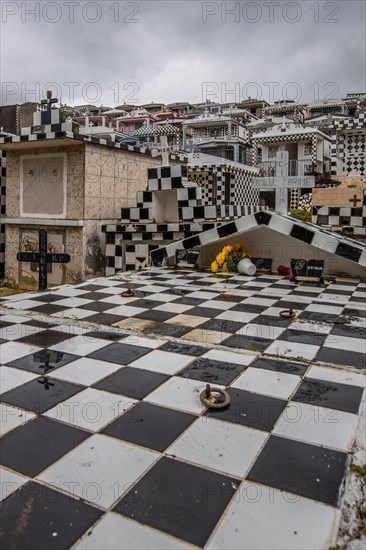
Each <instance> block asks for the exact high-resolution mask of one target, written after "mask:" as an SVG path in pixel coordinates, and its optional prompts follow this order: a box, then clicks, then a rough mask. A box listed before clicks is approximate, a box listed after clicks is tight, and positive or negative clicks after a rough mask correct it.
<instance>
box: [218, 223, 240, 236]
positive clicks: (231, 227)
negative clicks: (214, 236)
mask: <svg viewBox="0 0 366 550" xmlns="http://www.w3.org/2000/svg"><path fill="white" fill-rule="evenodd" d="M216 229H217V232H218V234H219V237H220V238H222V237H228V236H229V235H233V234H234V233H237V232H238V230H237V228H236V224H235V222H230V223H225V224H224V225H220V226H219V227H217V228H216Z"/></svg>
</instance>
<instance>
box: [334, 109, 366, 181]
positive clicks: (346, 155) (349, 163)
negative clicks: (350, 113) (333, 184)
mask: <svg viewBox="0 0 366 550" xmlns="http://www.w3.org/2000/svg"><path fill="white" fill-rule="evenodd" d="M331 137H332V143H331V156H332V161H331V173H332V175H333V176H336V175H338V176H343V175H344V176H347V175H348V174H349V173H351V172H356V173H357V174H359V175H361V176H364V175H366V111H365V110H364V111H360V112H359V113H357V115H356V116H354V117H352V118H347V119H345V120H339V121H336V122H335V123H334V126H333V130H332V136H331ZM337 158H338V159H340V160H341V162H342V163H343V167H342V171H341V173H340V168H339V165H338V163H337Z"/></svg>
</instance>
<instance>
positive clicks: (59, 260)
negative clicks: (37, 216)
mask: <svg viewBox="0 0 366 550" xmlns="http://www.w3.org/2000/svg"><path fill="white" fill-rule="evenodd" d="M38 249H39V252H18V254H17V260H18V261H19V262H33V263H37V264H39V279H38V290H47V264H67V263H69V261H70V256H69V255H68V254H52V253H49V252H48V251H47V231H46V230H45V229H40V230H39V248H38Z"/></svg>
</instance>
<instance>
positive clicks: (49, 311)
mask: <svg viewBox="0 0 366 550" xmlns="http://www.w3.org/2000/svg"><path fill="white" fill-rule="evenodd" d="M65 309H69V308H68V307H67V306H58V305H57V304H43V305H42V306H37V307H32V310H31V311H37V312H38V313H44V314H45V315H53V314H54V313H60V311H65Z"/></svg>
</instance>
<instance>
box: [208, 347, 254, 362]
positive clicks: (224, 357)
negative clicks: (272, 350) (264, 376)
mask: <svg viewBox="0 0 366 550" xmlns="http://www.w3.org/2000/svg"><path fill="white" fill-rule="evenodd" d="M257 356H258V354H257V353H251V352H249V351H248V352H246V353H234V352H231V351H226V350H221V349H211V350H210V351H208V352H207V353H205V354H204V355H202V358H205V359H213V360H214V361H224V362H225V363H235V364H237V365H250V363H251V362H252V361H254V359H256V357H257Z"/></svg>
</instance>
